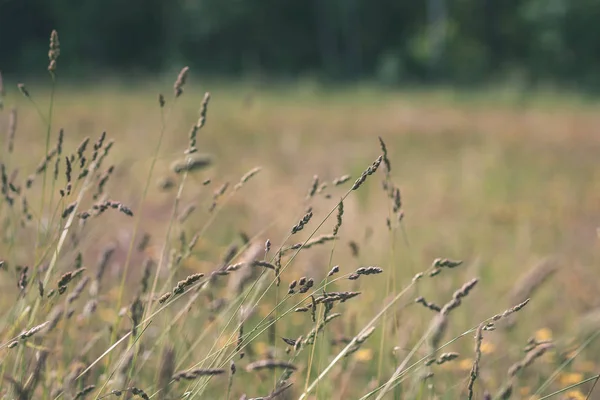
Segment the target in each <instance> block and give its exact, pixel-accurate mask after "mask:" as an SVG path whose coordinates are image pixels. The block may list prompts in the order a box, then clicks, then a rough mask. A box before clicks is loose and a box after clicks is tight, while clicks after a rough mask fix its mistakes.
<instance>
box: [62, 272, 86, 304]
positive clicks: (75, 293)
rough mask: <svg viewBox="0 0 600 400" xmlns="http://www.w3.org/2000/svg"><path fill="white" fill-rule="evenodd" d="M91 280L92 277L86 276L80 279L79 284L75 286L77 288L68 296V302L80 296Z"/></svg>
mask: <svg viewBox="0 0 600 400" xmlns="http://www.w3.org/2000/svg"><path fill="white" fill-rule="evenodd" d="M89 281H90V277H89V276H84V277H83V279H82V280H80V281H79V283H78V284H77V286H75V289H73V292H71V293H70V294H69V295H68V296H67V303H69V304H71V303H73V302H74V301H75V300H77V299H78V298H79V296H81V293H82V292H83V290H84V289H85V287H86V285H87V284H88V283H89Z"/></svg>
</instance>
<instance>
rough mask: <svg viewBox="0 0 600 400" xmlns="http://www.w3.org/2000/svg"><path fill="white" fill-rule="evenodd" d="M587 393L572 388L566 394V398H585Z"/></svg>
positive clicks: (577, 399) (581, 399) (569, 399)
mask: <svg viewBox="0 0 600 400" xmlns="http://www.w3.org/2000/svg"><path fill="white" fill-rule="evenodd" d="M585 397H586V396H585V395H584V394H583V393H581V392H580V391H579V390H570V391H568V392H567V393H566V394H565V397H564V398H563V399H564V400H585Z"/></svg>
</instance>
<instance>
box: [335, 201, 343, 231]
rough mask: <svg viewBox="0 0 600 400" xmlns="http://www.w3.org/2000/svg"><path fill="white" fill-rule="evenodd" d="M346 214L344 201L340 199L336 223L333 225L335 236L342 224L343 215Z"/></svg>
mask: <svg viewBox="0 0 600 400" xmlns="http://www.w3.org/2000/svg"><path fill="white" fill-rule="evenodd" d="M343 215H344V202H343V201H342V200H340V202H339V203H338V207H337V215H336V223H335V226H334V227H333V236H337V234H338V231H339V230H340V227H341V226H342V222H343V221H342V216H343Z"/></svg>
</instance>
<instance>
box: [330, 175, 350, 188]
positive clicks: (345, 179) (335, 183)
mask: <svg viewBox="0 0 600 400" xmlns="http://www.w3.org/2000/svg"><path fill="white" fill-rule="evenodd" d="M351 178H352V177H351V176H350V175H342V176H340V177H339V178H335V179H334V180H333V186H339V185H343V184H344V183H346V182H348V181H349V180H350V179H351Z"/></svg>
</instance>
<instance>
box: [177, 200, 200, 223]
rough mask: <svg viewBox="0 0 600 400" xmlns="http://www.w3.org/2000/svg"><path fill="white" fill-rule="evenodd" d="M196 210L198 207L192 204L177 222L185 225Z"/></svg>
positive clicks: (180, 215)
mask: <svg viewBox="0 0 600 400" xmlns="http://www.w3.org/2000/svg"><path fill="white" fill-rule="evenodd" d="M195 210H196V205H195V204H190V205H188V206H187V207H186V208H184V209H183V211H182V212H181V214H179V217H178V218H177V220H178V221H179V223H180V224H183V223H185V221H187V219H188V218H189V217H190V215H192V213H193V212H194V211H195Z"/></svg>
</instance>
